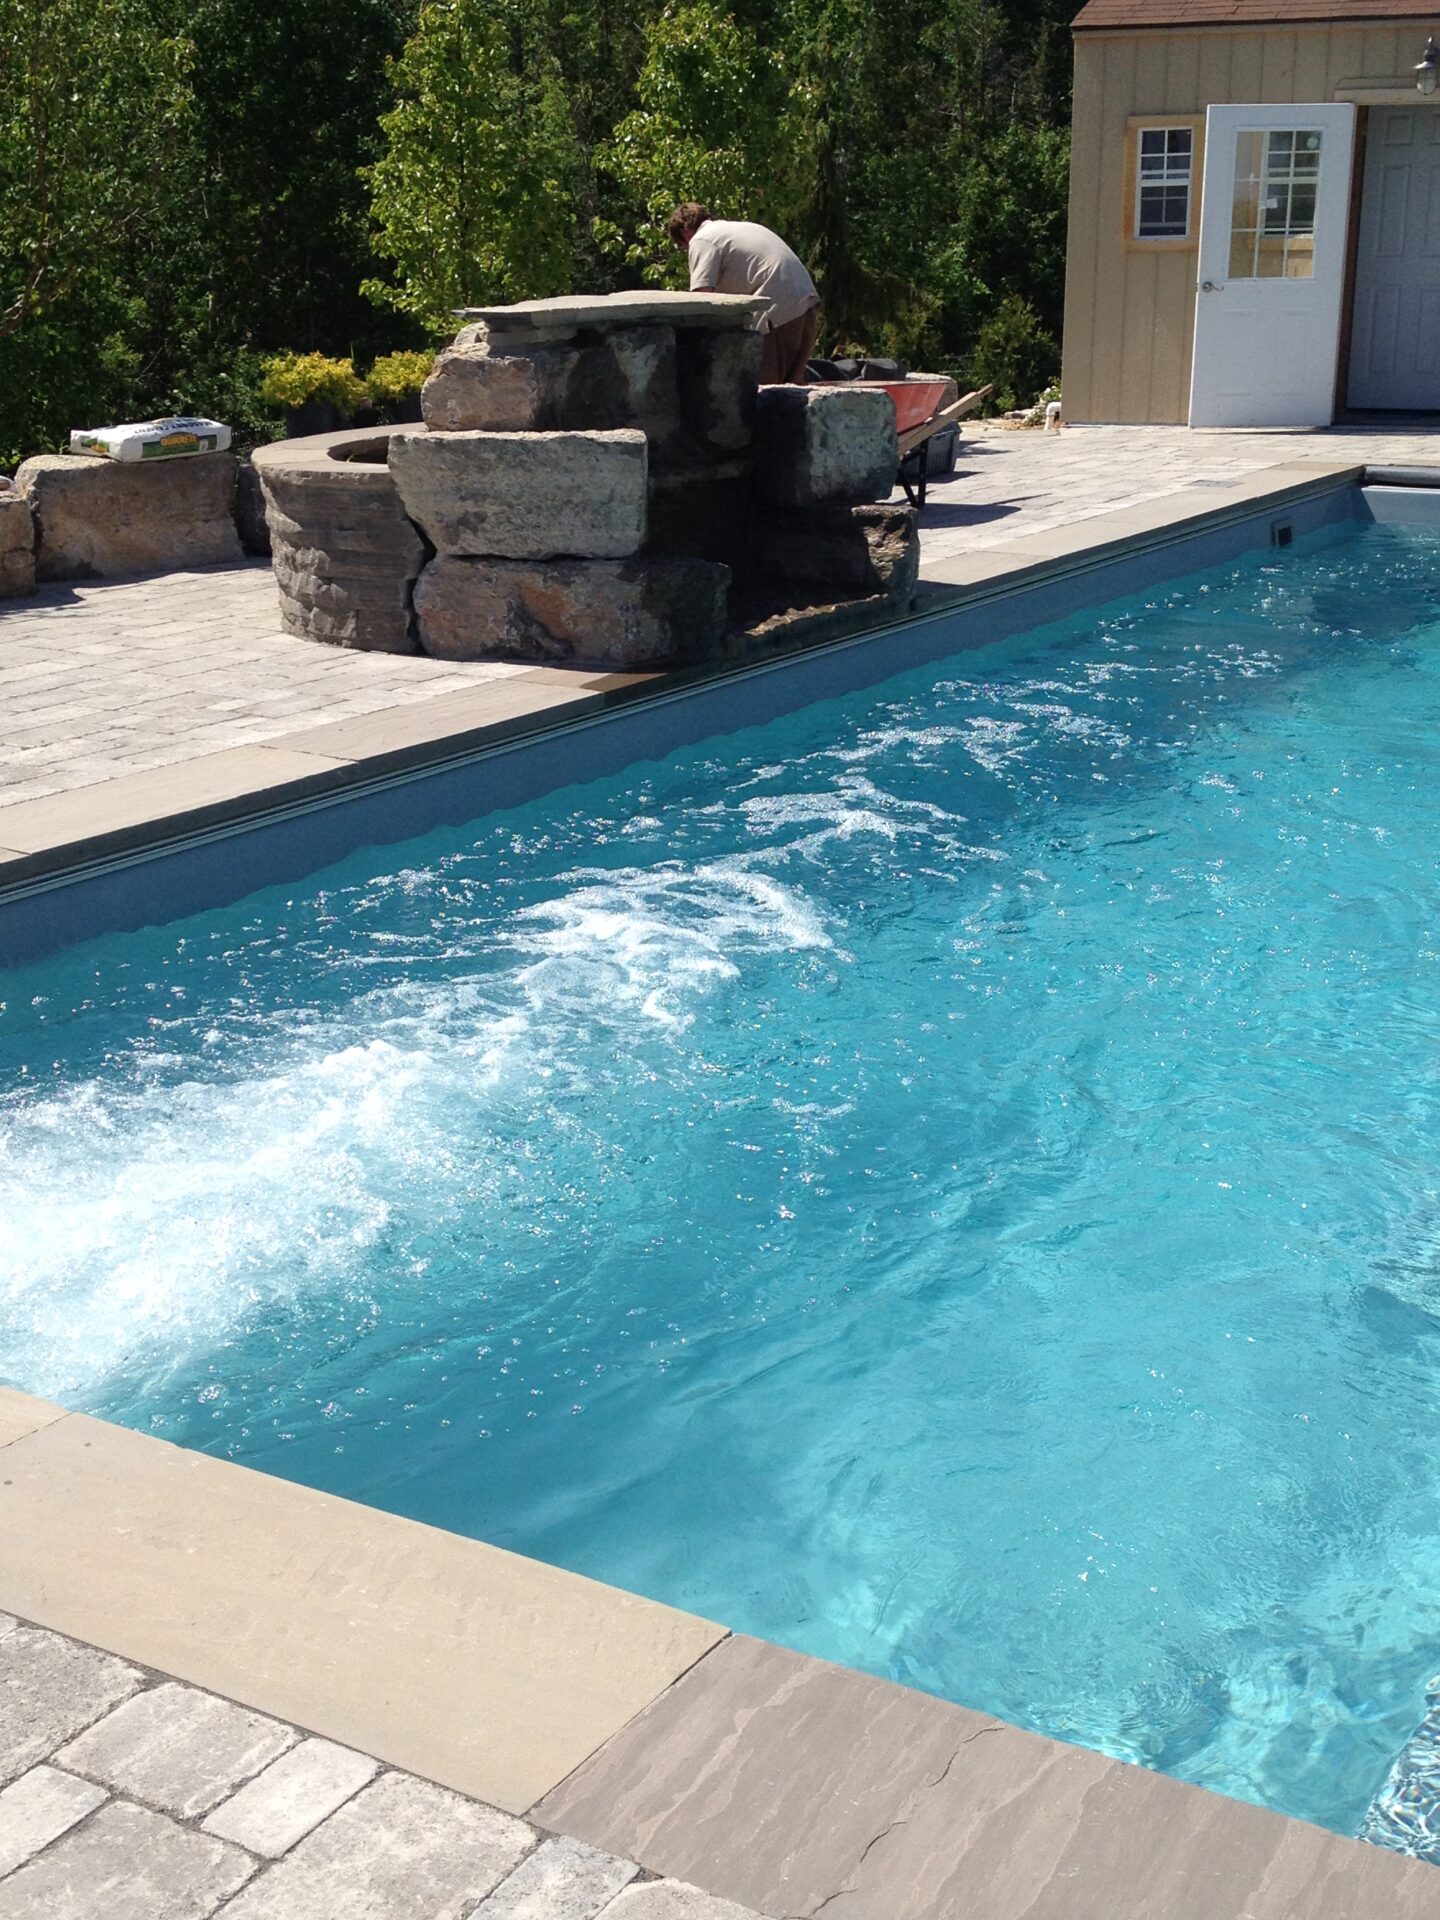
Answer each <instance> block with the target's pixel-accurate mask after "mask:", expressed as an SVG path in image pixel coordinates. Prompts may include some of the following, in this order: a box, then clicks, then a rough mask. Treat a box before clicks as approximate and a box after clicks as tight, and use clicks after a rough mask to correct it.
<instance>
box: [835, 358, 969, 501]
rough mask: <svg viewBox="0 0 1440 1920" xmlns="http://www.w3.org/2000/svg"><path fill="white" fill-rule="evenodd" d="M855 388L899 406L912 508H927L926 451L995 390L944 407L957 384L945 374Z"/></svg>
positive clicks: (904, 481) (903, 477) (903, 475)
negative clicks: (867, 389)
mask: <svg viewBox="0 0 1440 1920" xmlns="http://www.w3.org/2000/svg"><path fill="white" fill-rule="evenodd" d="M848 384H849V385H851V386H855V387H870V388H872V389H874V390H876V391H878V392H880V393H888V394H889V396H890V398H891V399H892V400H893V401H894V403H895V432H896V434H897V435H898V437H899V442H900V472H899V476H898V477H899V481H900V485H901V486H902V487H903V489H904V491H905V498H906V499H907V500H908V501H909V502H910V504H911V506H912V507H923V506H924V504H925V491H926V487H927V485H928V481H929V476H928V474H927V472H926V458H925V450H926V447H927V446H928V444H929V442H930V441H931V440H933V439H934V438H935V435H936V434H937V433H943V432H944V430H945V429H946V427H949V426H953V425H954V423H955V422H956V421H957V420H963V419H964V418H965V416H966V414H968V413H974V412H975V410H976V409H977V408H978V407H980V406H981V405H982V404H983V403H984V402H985V401H986V400H988V399H989V398H990V394H991V391H992V389H991V388H989V387H977V388H976V389H975V391H974V392H973V393H967V394H964V395H962V396H961V398H960V399H958V400H952V401H951V402H950V403H949V404H948V405H942V401H943V400H944V397H945V395H946V393H947V392H949V393H953V392H954V391H955V382H954V381H953V380H947V379H946V378H945V377H944V375H942V374H929V373H920V374H913V375H912V376H911V377H910V379H908V380H852V381H850V382H849V383H848Z"/></svg>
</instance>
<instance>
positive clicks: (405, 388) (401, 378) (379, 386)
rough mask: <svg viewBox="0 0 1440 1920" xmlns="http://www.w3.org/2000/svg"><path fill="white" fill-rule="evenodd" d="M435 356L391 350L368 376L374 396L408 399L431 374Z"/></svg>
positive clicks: (382, 399)
mask: <svg viewBox="0 0 1440 1920" xmlns="http://www.w3.org/2000/svg"><path fill="white" fill-rule="evenodd" d="M434 364H435V356H434V355H433V354H429V353H387V354H386V355H385V356H384V357H383V359H380V360H377V361H376V362H375V364H374V366H373V367H371V369H370V371H369V373H368V374H366V376H365V384H366V386H368V387H369V389H370V396H371V398H372V399H373V400H378V401H382V402H383V401H386V400H408V399H409V397H410V396H411V394H412V393H419V391H420V389H421V387H423V386H424V384H425V382H426V381H427V380H428V379H429V378H430V369H431V367H433V366H434Z"/></svg>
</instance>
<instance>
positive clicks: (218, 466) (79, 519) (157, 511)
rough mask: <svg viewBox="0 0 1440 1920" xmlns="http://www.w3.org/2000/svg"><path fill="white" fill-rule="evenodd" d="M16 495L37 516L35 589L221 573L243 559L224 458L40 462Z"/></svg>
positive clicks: (231, 471) (80, 457) (25, 466)
mask: <svg viewBox="0 0 1440 1920" xmlns="http://www.w3.org/2000/svg"><path fill="white" fill-rule="evenodd" d="M15 482H16V485H17V486H18V487H19V488H20V491H21V492H22V493H23V494H24V495H25V496H26V498H27V499H28V500H29V502H30V506H31V509H32V510H33V512H34V515H35V543H36V554H35V573H36V578H37V579H40V580H104V579H111V578H115V577H117V576H121V575H124V574H136V573H171V572H174V571H175V570H176V569H177V568H180V567H186V568H189V567H220V566H230V565H233V564H234V562H235V561H237V560H238V559H239V558H240V538H239V535H238V534H237V533H236V531H235V521H234V518H233V513H232V507H233V503H234V498H235V459H234V456H233V455H232V454H228V453H201V454H191V455H188V456H186V457H185V458H183V459H177V460H154V461H151V462H149V463H146V462H144V461H137V462H134V463H127V462H125V461H120V460H103V459H99V458H96V457H93V456H91V455H89V454H51V453H42V454H37V455H36V456H35V457H34V458H33V459H31V460H25V461H22V462H21V465H20V469H19V472H18V473H17V474H16V475H15Z"/></svg>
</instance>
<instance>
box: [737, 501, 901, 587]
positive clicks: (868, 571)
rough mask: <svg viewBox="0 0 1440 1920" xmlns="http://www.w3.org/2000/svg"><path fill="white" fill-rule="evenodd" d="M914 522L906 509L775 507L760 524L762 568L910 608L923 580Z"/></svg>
mask: <svg viewBox="0 0 1440 1920" xmlns="http://www.w3.org/2000/svg"><path fill="white" fill-rule="evenodd" d="M916 517H917V516H916V513H915V509H914V508H913V507H908V506H858V507H849V506H833V505H831V506H823V507H776V508H773V509H772V510H771V511H770V512H769V513H767V514H764V515H762V516H760V518H759V520H758V525H757V545H758V549H759V559H760V565H761V567H762V569H763V570H764V571H765V572H766V573H767V574H769V575H771V576H772V577H773V578H776V579H783V580H786V581H797V582H802V581H803V582H805V583H806V584H809V585H814V586H823V587H832V588H834V589H835V591H836V592H837V593H843V594H847V595H856V596H865V595H870V594H876V593H883V594H885V595H886V596H887V597H888V598H889V599H890V600H892V601H893V602H894V603H895V605H896V606H897V608H899V607H908V606H909V604H910V602H911V601H912V600H913V599H914V597H915V584H916V581H917V580H918V579H919V576H920V534H919V530H918V528H917V526H916Z"/></svg>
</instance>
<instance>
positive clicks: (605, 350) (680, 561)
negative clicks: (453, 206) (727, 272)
mask: <svg viewBox="0 0 1440 1920" xmlns="http://www.w3.org/2000/svg"><path fill="white" fill-rule="evenodd" d="M756 305H757V303H756V302H755V301H753V300H750V299H748V298H742V297H736V296H730V295H723V294H664V293H639V294H616V295H610V296H608V297H604V298H595V299H590V298H566V299H559V300H542V301H530V302H525V303H522V304H521V305H519V306H513V307H497V308H488V309H483V310H476V311H473V312H471V313H469V314H467V315H465V316H463V317H464V318H466V320H467V324H466V325H465V326H464V327H463V328H462V330H461V331H460V333H459V334H458V336H457V337H456V339H455V341H454V343H453V345H451V346H450V347H448V348H447V349H446V350H445V351H444V352H442V353H441V354H440V355H439V357H438V359H437V360H436V362H435V366H434V368H433V370H432V372H431V375H430V378H429V379H428V381H427V382H426V385H425V388H424V392H423V394H422V396H421V406H422V412H423V417H424V425H423V426H422V427H413V428H412V427H396V428H391V429H385V430H380V431H378V432H377V431H372V432H370V433H363V432H361V433H350V434H339V435H321V436H317V437H316V438H315V439H313V440H309V441H288V442H287V441H281V442H278V443H276V444H275V445H274V446H271V447H265V448H261V449H260V450H259V451H258V452H257V454H256V456H255V469H256V472H257V474H258V475H259V479H260V483H261V486H262V489H263V491H264V495H265V500H266V512H267V519H268V521H269V525H270V532H271V539H272V550H273V560H274V567H275V573H276V579H277V581H278V583H279V586H280V591H281V605H282V615H283V618H284V622H285V625H286V627H287V628H288V629H289V630H290V631H291V632H294V633H301V634H305V635H307V636H308V637H311V638H314V639H325V640H331V641H338V642H339V643H341V644H344V645H351V646H362V647H365V646H368V647H383V648H386V649H388V650H391V651H396V652H413V651H416V650H420V651H423V652H425V653H429V654H434V655H437V656H439V657H442V658H446V659H457V660H462V659H463V660H477V659H504V660H529V661H536V662H549V663H554V664H568V663H576V664H581V663H584V664H595V665H608V666H615V667H636V668H657V667H665V666H679V665H686V664H695V663H699V662H704V661H708V660H719V659H723V658H727V657H739V656H743V654H745V653H746V652H747V651H749V650H751V649H752V648H753V647H754V646H756V645H760V644H765V645H772V646H773V645H774V644H776V642H777V641H782V640H784V639H785V638H787V637H790V636H791V635H792V634H793V635H796V636H798V635H800V634H802V633H804V634H808V633H810V632H811V631H812V630H813V629H814V627H815V624H816V620H817V617H821V618H822V624H823V617H829V618H830V620H831V623H832V625H834V622H835V617H836V616H839V625H838V626H836V627H835V630H837V631H854V630H855V629H856V628H857V627H860V626H864V625H869V624H880V623H881V622H882V621H884V620H887V619H892V618H894V617H895V616H896V614H898V613H902V612H904V611H907V610H908V608H909V606H910V604H911V601H912V600H913V596H914V591H915V579H916V571H917V567H918V560H919V548H918V540H917V536H916V532H915V516H914V514H913V512H912V511H911V509H910V508H908V507H904V506H898V507H892V506H888V505H880V504H877V503H878V502H882V501H884V499H885V497H886V495H888V494H889V492H890V491H891V489H892V487H893V485H894V481H895V471H896V439H895V417H894V408H893V405H892V402H891V401H890V398H889V396H888V395H886V394H884V393H881V392H878V391H874V390H847V389H846V388H844V387H765V388H761V387H759V386H758V375H759V361H760V346H761V341H760V336H759V334H758V333H756V332H755V331H754V330H753V317H754V309H755V307H756Z"/></svg>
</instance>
